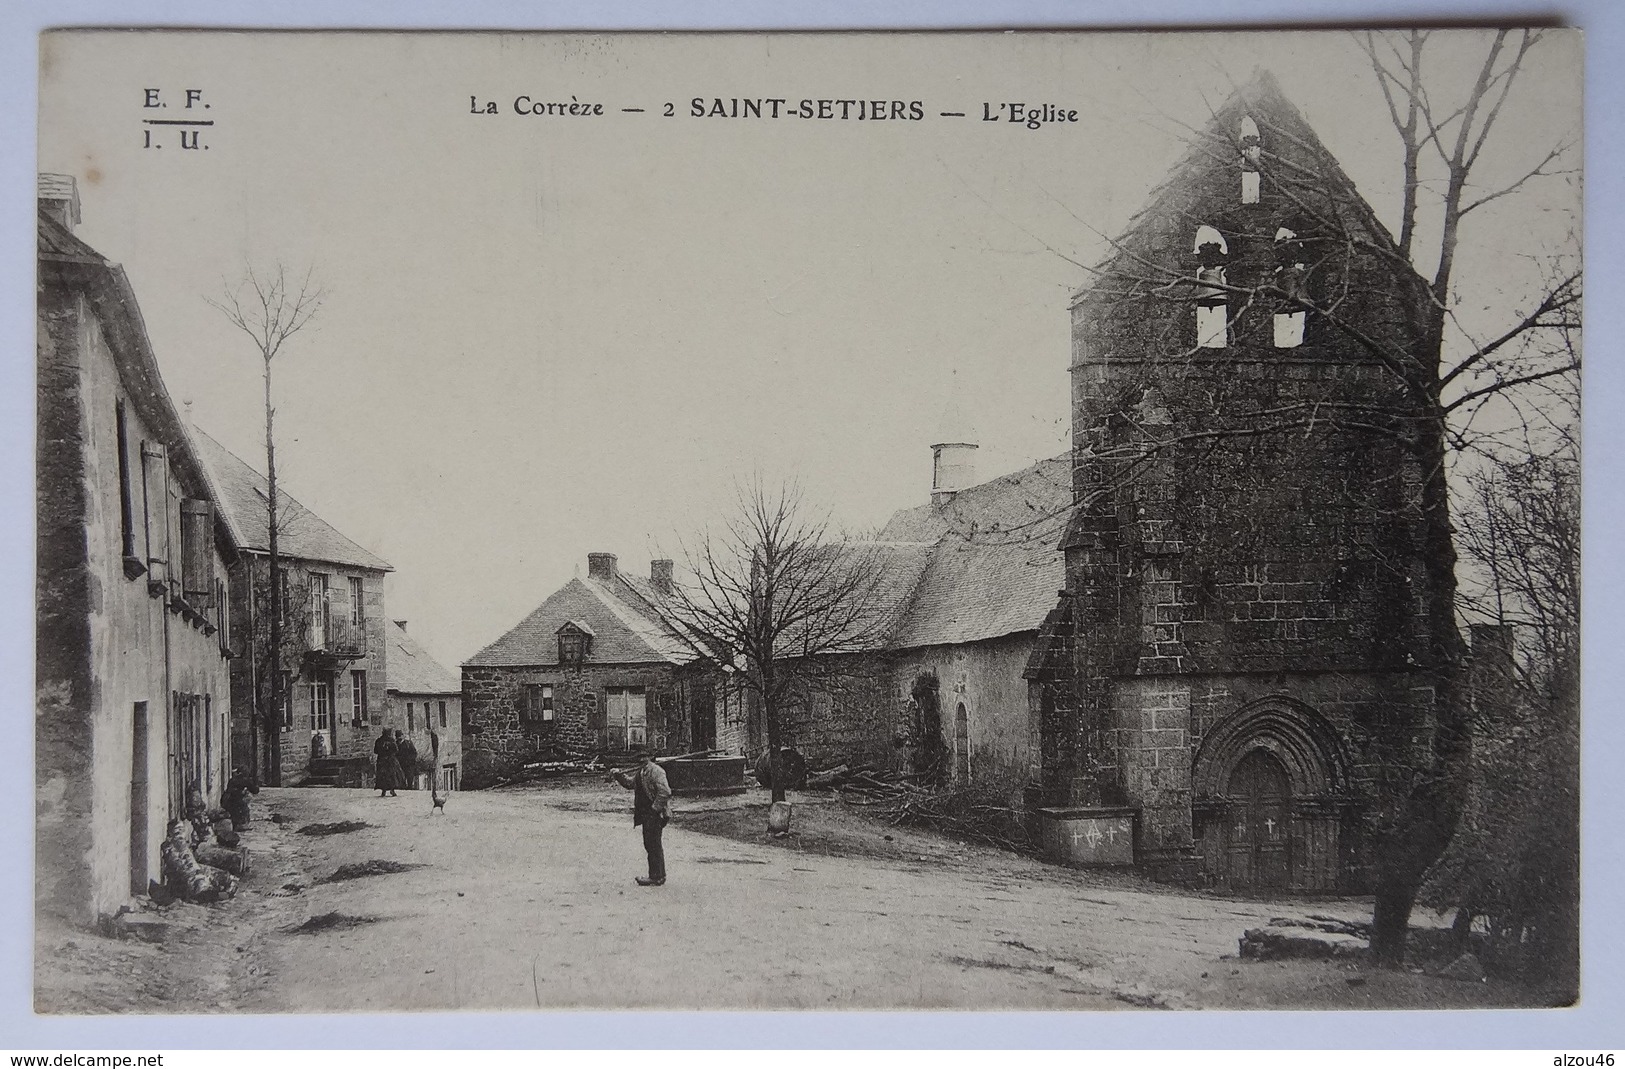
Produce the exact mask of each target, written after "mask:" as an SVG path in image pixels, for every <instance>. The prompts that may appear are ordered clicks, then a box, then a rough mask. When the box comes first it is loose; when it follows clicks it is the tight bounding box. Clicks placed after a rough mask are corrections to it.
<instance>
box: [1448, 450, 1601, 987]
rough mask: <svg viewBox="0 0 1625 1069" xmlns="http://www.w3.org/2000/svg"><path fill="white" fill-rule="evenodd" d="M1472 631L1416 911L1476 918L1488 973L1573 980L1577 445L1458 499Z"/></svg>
mask: <svg viewBox="0 0 1625 1069" xmlns="http://www.w3.org/2000/svg"><path fill="white" fill-rule="evenodd" d="M1457 527H1458V531H1459V534H1458V543H1459V545H1460V546H1461V549H1462V553H1463V557H1464V560H1465V561H1466V563H1467V564H1468V565H1469V568H1468V570H1467V572H1466V574H1465V576H1464V581H1463V594H1464V596H1463V603H1464V606H1465V614H1466V615H1467V616H1468V618H1469V619H1472V620H1475V621H1488V624H1484V623H1475V625H1474V641H1473V654H1474V660H1475V662H1476V663H1475V672H1474V675H1475V679H1474V684H1475V688H1474V689H1475V693H1474V714H1475V716H1474V723H1473V730H1474V743H1473V756H1472V761H1473V770H1474V775H1473V779H1472V783H1471V785H1470V789H1469V792H1468V796H1467V799H1466V801H1465V804H1464V806H1463V816H1462V821H1461V825H1460V826H1459V827H1458V829H1457V831H1456V836H1455V838H1454V839H1453V840H1452V842H1451V844H1450V846H1449V848H1448V849H1447V850H1446V852H1445V854H1444V856H1443V857H1442V858H1441V859H1440V861H1439V863H1438V864H1437V865H1435V866H1434V868H1433V870H1432V871H1431V872H1430V873H1429V875H1428V879H1427V884H1426V886H1425V887H1424V890H1423V900H1424V901H1426V902H1427V903H1428V904H1430V905H1435V906H1438V907H1440V908H1450V907H1454V908H1455V909H1456V928H1457V932H1458V935H1459V936H1460V937H1461V939H1462V942H1463V944H1464V945H1463V949H1467V946H1466V944H1467V943H1468V938H1469V932H1470V930H1471V928H1472V926H1473V923H1474V920H1475V918H1481V919H1482V921H1483V924H1484V928H1485V932H1484V936H1483V945H1482V947H1481V948H1480V949H1481V952H1482V953H1485V954H1486V955H1487V959H1486V964H1488V965H1489V967H1490V968H1492V969H1494V970H1496V971H1499V972H1503V973H1512V974H1517V975H1519V976H1521V977H1522V978H1523V979H1525V980H1530V981H1535V982H1542V983H1549V984H1555V985H1556V986H1557V987H1558V989H1559V990H1558V991H1557V992H1556V994H1557V996H1558V999H1559V1001H1562V1002H1568V1001H1572V999H1573V998H1574V997H1575V995H1576V994H1577V988H1576V982H1577V980H1578V977H1579V905H1580V885H1579V771H1580V770H1579V757H1580V747H1579V741H1580V731H1579V728H1580V671H1579V654H1580V641H1579V639H1580V626H1579V625H1580V597H1579V595H1580V542H1579V538H1580V495H1579V457H1578V452H1577V450H1576V449H1574V448H1573V445H1572V443H1566V444H1565V446H1564V448H1561V449H1560V450H1558V451H1556V452H1555V453H1552V454H1550V455H1533V456H1529V457H1526V458H1524V459H1522V460H1518V461H1509V462H1507V463H1505V464H1500V465H1495V466H1491V467H1488V468H1485V469H1482V470H1480V471H1478V472H1475V473H1474V474H1473V476H1472V477H1471V478H1470V479H1469V480H1468V486H1467V489H1466V492H1464V493H1463V494H1462V495H1461V496H1460V498H1459V499H1458V506H1457Z"/></svg>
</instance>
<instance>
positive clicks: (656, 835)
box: [610, 750, 671, 887]
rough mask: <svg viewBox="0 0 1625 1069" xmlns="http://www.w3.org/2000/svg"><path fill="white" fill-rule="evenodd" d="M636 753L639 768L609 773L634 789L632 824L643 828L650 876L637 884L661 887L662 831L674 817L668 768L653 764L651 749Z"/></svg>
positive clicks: (663, 867)
mask: <svg viewBox="0 0 1625 1069" xmlns="http://www.w3.org/2000/svg"><path fill="white" fill-rule="evenodd" d="M636 756H637V761H638V767H637V768H634V769H632V770H631V771H628V772H612V773H610V775H611V776H613V777H614V779H615V782H616V783H619V784H620V785H621V786H622V787H625V788H627V789H628V790H630V791H631V792H632V826H633V827H640V826H641V827H642V828H643V849H644V851H645V852H646V853H647V854H648V855H649V875H648V876H647V877H644V876H639V877H638V886H639V887H660V886H661V885H663V884H664V883H665V882H666V850H665V847H663V846H662V845H661V844H660V833H661V832H663V831H665V830H666V824H667V822H668V821H670V820H671V787H670V786H669V785H668V784H667V783H666V770H665V769H663V768H661V767H660V766H659V765H657V764H655V763H654V759H653V758H652V757H650V756H649V751H648V750H639V751H638V752H637V754H636Z"/></svg>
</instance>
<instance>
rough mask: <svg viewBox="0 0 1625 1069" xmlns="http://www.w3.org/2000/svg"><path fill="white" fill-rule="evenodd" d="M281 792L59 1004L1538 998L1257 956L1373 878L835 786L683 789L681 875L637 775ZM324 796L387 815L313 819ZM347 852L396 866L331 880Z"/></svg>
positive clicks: (363, 1006) (338, 1007) (807, 1004)
mask: <svg viewBox="0 0 1625 1069" xmlns="http://www.w3.org/2000/svg"><path fill="white" fill-rule="evenodd" d="M257 803H258V804H257V815H258V816H262V817H263V816H265V815H266V814H268V813H275V814H276V815H277V816H278V817H279V818H281V820H282V822H281V823H275V824H273V823H271V822H269V821H267V820H263V819H262V820H258V821H257V822H256V824H255V825H254V828H253V830H252V834H251V837H250V840H249V841H250V842H251V843H252V844H253V849H254V851H255V857H256V871H255V873H254V875H253V877H252V878H251V879H250V880H249V881H248V883H247V885H246V886H245V888H244V889H243V891H242V893H240V894H239V895H238V897H237V898H236V899H235V900H234V901H233V902H231V903H227V904H224V905H221V906H218V907H198V906H184V905H183V906H177V907H171V908H170V910H168V911H166V913H165V917H166V918H168V919H169V920H170V921H171V923H172V929H173V934H172V936H171V938H170V940H169V942H170V943H171V944H172V945H171V946H165V947H156V948H143V947H134V946H132V945H131V944H129V943H116V942H113V941H100V940H97V939H96V938H95V937H89V938H86V937H80V938H77V939H73V940H67V942H69V943H71V944H72V946H70V947H67V948H64V947H63V946H62V943H63V941H64V940H63V939H62V938H61V937H55V944H54V946H51V947H43V946H42V949H45V950H47V951H48V952H49V953H48V956H47V958H46V959H45V960H48V961H49V960H55V961H56V962H57V964H56V965H55V966H52V967H48V968H45V969H44V970H43V971H42V973H41V976H40V978H39V980H40V987H41V991H40V1002H39V1005H40V1008H42V1009H51V1008H59V1009H69V1010H73V1009H88V1008H92V1007H94V1006H95V1005H96V1004H97V1000H98V999H99V998H102V997H103V995H102V993H99V992H98V991H97V990H95V989H94V985H91V986H90V987H89V988H87V987H86V986H85V985H84V984H82V983H81V984H76V983H75V969H74V966H73V962H75V961H76V960H79V959H85V960H86V961H90V960H91V959H94V957H95V955H96V954H97V953H102V952H105V953H108V954H113V953H118V954H123V955H125V957H126V958H127V959H128V960H126V961H125V962H123V963H122V965H121V967H123V968H137V969H139V968H152V969H159V970H168V972H167V975H171V976H172V977H173V976H174V975H177V974H178V973H184V975H185V976H186V977H187V978H188V979H187V981H186V982H185V983H181V982H178V981H174V980H171V982H170V983H169V984H168V987H167V988H166V987H165V985H164V984H161V983H160V984H156V985H148V986H147V987H146V988H145V989H144V993H143V994H142V995H141V996H137V997H138V998H146V999H147V1000H148V1003H141V1002H139V1001H138V1002H136V1003H130V1004H127V1005H124V1006H104V1007H103V1008H104V1009H113V1010H117V1009H121V1008H122V1009H156V1008H167V1009H168V1010H170V1011H171V1012H188V1011H202V1012H207V1011H210V1010H220V1011H237V1012H277V1011H298V1012H316V1013H321V1012H347V1011H357V1010H453V1009H491V1010H495V1009H534V1008H537V1007H544V1008H564V1007H596V1008H609V1007H627V1008H658V1007H673V1008H709V1009H721V1008H735V1009H767V1008H801V1009H837V1008H839V1009H881V1008H923V1007H931V1008H961V1009H973V1008H980V1009H993V1008H1029V1009H1061V1008H1066V1009H1104V1008H1118V1009H1122V1008H1129V1007H1145V1008H1152V1007H1166V1008H1195V1007H1227V1008H1239V1007H1247V1006H1277V1007H1279V1006H1286V1005H1300V1006H1313V1007H1317V1008H1331V1007H1336V1006H1418V1005H1422V1006H1437V1007H1444V1006H1451V1005H1463V1006H1466V1005H1493V1004H1506V1003H1508V1002H1515V1001H1517V998H1516V993H1514V992H1509V991H1505V990H1501V989H1499V988H1497V987H1496V986H1495V985H1467V984H1460V983H1454V982H1451V981H1445V980H1437V979H1434V978H1431V977H1425V976H1418V975H1410V974H1405V973H1400V974H1390V973H1375V972H1370V973H1368V972H1366V971H1364V970H1362V969H1360V968H1359V967H1358V966H1353V965H1349V964H1345V963H1342V962H1337V963H1331V962H1324V963H1309V962H1293V963H1286V964H1276V963H1254V962H1242V961H1238V960H1235V959H1234V955H1235V953H1236V943H1237V939H1238V938H1239V937H1240V935H1241V933H1242V932H1243V931H1244V930H1245V929H1247V928H1250V927H1256V926H1258V925H1260V924H1263V923H1265V922H1267V921H1268V920H1269V919H1270V918H1271V917H1275V916H1281V915H1283V914H1292V913H1294V912H1295V913H1296V914H1298V915H1302V914H1303V913H1305V912H1308V911H1314V912H1317V913H1321V914H1331V915H1336V916H1345V917H1349V918H1359V917H1362V916H1364V915H1368V913H1367V910H1368V908H1369V907H1368V906H1367V905H1365V904H1364V903H1360V902H1356V901H1349V900H1331V901H1328V900H1319V901H1316V902H1313V903H1281V902H1274V903H1269V902H1247V901H1238V900H1232V899H1226V898H1220V897H1214V896H1211V895H1204V894H1194V893H1179V892H1172V891H1169V890H1168V889H1165V888H1154V887H1151V886H1149V885H1146V884H1143V883H1141V882H1140V881H1138V880H1137V879H1136V878H1134V877H1131V876H1116V875H1102V874H1091V873H1079V872H1073V871H1070V870H1064V869H1057V868H1054V867H1051V866H1046V865H1042V864H1039V863H1037V862H1034V861H1030V860H1028V859H1025V858H1021V857H1017V856H1014V855H1010V854H1007V853H1003V852H1000V851H995V850H991V849H983V848H979V847H972V846H966V845H963V844H960V843H956V842H953V841H951V840H947V839H944V838H941V837H938V836H934V835H931V834H928V833H923V832H907V831H901V830H896V829H887V828H883V827H879V826H876V825H874V824H871V823H869V822H867V821H864V820H862V819H861V818H858V817H855V816H853V815H852V814H850V813H848V812H847V811H845V810H844V809H843V808H842V807H841V806H840V804H839V803H838V802H837V801H833V800H830V799H824V800H816V801H815V800H807V801H803V802H802V803H800V804H799V806H798V810H797V828H798V834H797V835H796V836H794V837H792V838H791V839H790V840H788V841H783V842H777V843H774V842H769V841H768V840H767V839H766V838H765V836H764V837H762V838H760V839H759V840H757V841H739V839H736V838H730V837H727V836H724V835H721V834H713V833H707V831H702V830H700V829H708V830H709V831H710V832H716V831H718V830H721V829H724V828H729V829H732V830H733V831H734V834H736V835H737V834H740V833H739V831H738V829H739V828H754V827H757V826H759V824H758V822H757V818H758V815H759V813H760V809H753V810H746V811H743V812H741V811H740V808H741V807H742V806H745V805H753V806H760V805H762V804H763V800H762V798H760V797H755V798H746V799H739V798H735V799H730V800H725V801H722V802H719V803H712V804H709V805H707V804H695V803H688V804H686V805H683V806H682V808H681V809H680V810H679V812H678V814H677V816H676V818H675V820H674V822H673V824H672V826H671V827H670V828H669V829H668V831H667V835H666V841H667V862H668V867H669V869H670V872H671V879H670V882H669V883H668V884H667V885H666V886H665V887H663V888H658V889H645V888H640V887H638V886H636V885H635V884H634V883H633V880H632V877H633V876H634V875H636V874H638V873H640V872H641V871H642V862H643V857H642V849H641V843H640V840H639V837H638V835H637V834H636V833H635V831H634V829H633V828H632V825H631V821H630V817H629V815H628V796H627V795H626V794H625V793H624V792H621V791H618V790H617V789H615V788H613V787H610V786H607V785H603V784H599V783H590V784H581V783H577V784H574V785H571V786H568V787H550V788H545V789H533V790H508V791H492V792H469V793H459V794H455V795H453V796H452V798H451V802H450V804H449V805H448V806H447V810H446V812H445V814H444V815H431V813H430V806H429V798H428V795H427V794H423V793H416V794H414V793H410V792H408V793H403V794H402V795H401V796H400V797H399V798H390V799H379V798H378V797H377V796H376V795H375V794H374V793H373V792H369V791H359V790H356V791H351V790H338V789H306V790H298V789H286V790H267V791H265V792H263V793H262V794H261V796H260V798H259V799H258V800H257ZM730 810H731V811H730ZM318 822H322V823H332V822H354V823H361V824H365V825H366V827H360V828H357V829H356V830H350V831H343V832H339V833H337V834H330V835H325V836H313V835H307V834H300V833H299V831H298V829H300V828H301V827H303V826H307V825H310V824H313V823H318ZM751 837H752V835H751V834H749V833H747V834H744V835H743V838H746V839H749V838H751ZM843 855H844V856H843ZM374 863H381V864H374ZM345 865H351V866H360V868H361V870H362V871H363V872H374V873H378V874H369V875H359V876H356V877H355V878H348V879H339V880H336V881H334V880H332V877H333V876H334V875H335V874H340V875H344V874H345V873H341V871H340V870H341V868H342V866H345ZM392 869H393V870H397V871H382V872H380V870H392ZM52 938H53V937H51V936H49V934H42V940H43V941H44V942H46V943H49V942H51V940H52ZM98 942H108V943H111V944H112V945H111V946H109V947H106V948H102V949H100V950H99V949H98V948H97V946H96V944H97V943H98ZM148 950H151V951H154V952H155V953H151V954H146V951H148ZM157 951H162V952H163V953H156V952H157ZM50 954H58V955H60V957H59V958H54V959H53V958H51V957H50V956H49V955H50ZM143 954H146V958H148V959H151V960H150V961H146V962H145V964H143V960H144V959H143V957H142V956H143ZM53 992H55V995H54V996H53ZM125 997H126V998H128V997H131V996H125ZM194 1003H195V1004H194Z"/></svg>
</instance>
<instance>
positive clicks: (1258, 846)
mask: <svg viewBox="0 0 1625 1069" xmlns="http://www.w3.org/2000/svg"><path fill="white" fill-rule="evenodd" d="M1225 793H1226V794H1228V795H1229V796H1230V800H1231V803H1232V805H1231V815H1232V819H1231V821H1230V826H1229V828H1227V829H1226V843H1225V850H1224V853H1225V869H1226V872H1225V875H1226V877H1227V879H1228V882H1229V883H1230V885H1231V886H1233V887H1254V888H1260V889H1266V888H1276V887H1290V886H1292V847H1291V836H1290V835H1289V834H1288V825H1289V822H1290V821H1291V819H1292V781H1291V778H1290V777H1289V776H1288V775H1287V771H1286V766H1284V765H1282V764H1281V762H1280V760H1279V759H1278V758H1276V756H1275V755H1274V754H1272V753H1270V752H1269V751H1268V750H1265V749H1262V748H1260V749H1257V750H1253V751H1252V752H1250V753H1249V754H1247V756H1246V757H1243V758H1242V759H1241V761H1240V762H1238V763H1237V765H1236V767H1235V768H1234V769H1233V770H1231V773H1230V782H1229V784H1228V785H1227V788H1226V791H1225Z"/></svg>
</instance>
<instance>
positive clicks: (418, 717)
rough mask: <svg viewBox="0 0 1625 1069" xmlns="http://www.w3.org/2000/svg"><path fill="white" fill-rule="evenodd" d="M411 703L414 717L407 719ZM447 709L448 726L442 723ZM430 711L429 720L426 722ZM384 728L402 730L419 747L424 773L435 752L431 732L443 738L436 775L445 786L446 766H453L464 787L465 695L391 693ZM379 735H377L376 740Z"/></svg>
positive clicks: (419, 757) (383, 721) (383, 720)
mask: <svg viewBox="0 0 1625 1069" xmlns="http://www.w3.org/2000/svg"><path fill="white" fill-rule="evenodd" d="M408 702H410V703H411V704H412V716H411V718H410V720H409V719H408V717H407V715H406V714H407V710H406V705H407V703H408ZM441 706H444V707H445V710H446V723H445V725H444V726H442V725H441V723H440V708H441ZM425 710H427V717H428V718H427V719H425ZM382 726H385V727H388V728H390V729H391V730H393V729H395V728H399V729H400V730H401V731H402V732H404V733H405V734H406V735H407V736H408V737H409V738H410V739H411V740H412V745H413V746H415V747H417V751H418V759H419V762H420V765H421V770H422V771H423V772H425V773H427V772H428V770H429V767H430V758H431V756H432V753H433V743H432V740H431V739H430V738H429V732H430V730H431V729H432V730H434V731H435V732H437V733H438V734H439V735H440V759H439V762H438V764H436V765H435V766H434V768H435V774H436V775H437V776H438V777H439V778H440V782H441V784H442V786H444V785H445V782H446V766H448V765H450V766H452V767H453V768H454V769H455V770H456V779H457V781H458V783H459V785H461V778H462V766H463V696H462V695H461V694H401V693H398V692H396V691H391V692H390V694H389V703H388V707H387V709H386V711H385V713H384V716H383V718H382ZM376 734H377V733H376V732H374V736H375V737H376Z"/></svg>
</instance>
